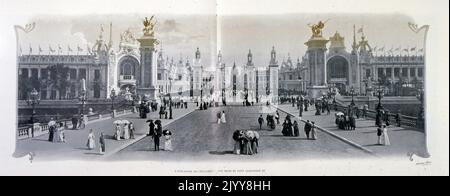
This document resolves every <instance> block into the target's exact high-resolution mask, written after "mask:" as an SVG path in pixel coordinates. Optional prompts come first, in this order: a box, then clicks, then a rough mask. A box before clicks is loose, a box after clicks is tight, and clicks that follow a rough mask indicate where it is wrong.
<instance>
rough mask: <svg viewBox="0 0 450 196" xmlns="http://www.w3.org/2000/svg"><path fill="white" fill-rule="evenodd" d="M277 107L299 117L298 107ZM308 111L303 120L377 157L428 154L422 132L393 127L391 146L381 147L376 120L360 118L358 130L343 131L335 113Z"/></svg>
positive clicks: (357, 123)
mask: <svg viewBox="0 0 450 196" xmlns="http://www.w3.org/2000/svg"><path fill="white" fill-rule="evenodd" d="M277 107H278V108H280V109H281V110H283V111H286V112H288V113H290V114H292V115H295V116H298V115H299V110H298V109H297V108H296V107H292V105H291V104H283V105H279V106H277ZM308 109H309V111H308V112H303V117H302V118H303V119H304V120H312V121H315V122H316V124H317V125H318V126H320V127H322V128H324V129H326V130H329V131H331V132H332V133H335V134H337V135H338V136H341V137H343V138H345V139H348V140H350V141H353V142H355V143H357V144H359V145H361V146H362V147H364V148H367V149H369V150H370V151H372V152H373V153H374V154H376V155H380V156H407V153H409V152H413V153H416V154H419V155H425V154H427V153H426V152H427V151H426V144H425V141H426V140H425V134H424V133H423V132H422V131H419V130H416V129H413V128H408V127H397V126H395V125H391V126H389V127H388V133H389V138H390V141H391V146H380V145H377V127H376V126H375V121H374V119H362V118H360V119H357V120H356V130H352V131H351V130H341V129H338V128H337V126H336V124H335V116H334V114H335V113H336V112H335V111H331V114H330V115H327V114H326V112H325V114H322V115H320V116H316V115H314V113H315V108H314V106H311V107H309V108H308Z"/></svg>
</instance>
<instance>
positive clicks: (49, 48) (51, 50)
mask: <svg viewBox="0 0 450 196" xmlns="http://www.w3.org/2000/svg"><path fill="white" fill-rule="evenodd" d="M48 50H49V51H50V52H51V53H54V52H55V50H53V48H52V46H51V45H48Z"/></svg>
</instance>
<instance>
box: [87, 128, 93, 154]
mask: <svg viewBox="0 0 450 196" xmlns="http://www.w3.org/2000/svg"><path fill="white" fill-rule="evenodd" d="M86 146H87V148H88V149H89V150H92V149H94V148H95V135H94V131H93V130H92V129H90V130H89V134H88V139H87V143H86Z"/></svg>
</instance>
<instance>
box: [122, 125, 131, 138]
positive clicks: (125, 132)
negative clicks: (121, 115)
mask: <svg viewBox="0 0 450 196" xmlns="http://www.w3.org/2000/svg"><path fill="white" fill-rule="evenodd" d="M122 134H123V139H126V140H127V139H130V132H129V129H128V123H125V125H123V131H122Z"/></svg>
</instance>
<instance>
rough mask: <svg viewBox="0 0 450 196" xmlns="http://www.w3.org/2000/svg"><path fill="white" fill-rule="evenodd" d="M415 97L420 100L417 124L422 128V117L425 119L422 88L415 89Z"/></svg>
mask: <svg viewBox="0 0 450 196" xmlns="http://www.w3.org/2000/svg"><path fill="white" fill-rule="evenodd" d="M416 98H417V99H418V100H419V101H420V106H419V113H418V115H417V125H418V127H419V128H423V127H424V119H425V110H424V90H423V88H419V89H417V94H416Z"/></svg>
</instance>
